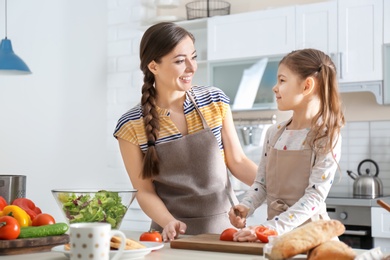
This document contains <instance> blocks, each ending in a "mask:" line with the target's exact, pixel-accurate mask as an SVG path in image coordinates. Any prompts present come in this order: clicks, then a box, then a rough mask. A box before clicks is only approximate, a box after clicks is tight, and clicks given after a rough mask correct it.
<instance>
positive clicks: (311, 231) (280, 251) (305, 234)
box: [268, 220, 345, 260]
mask: <svg viewBox="0 0 390 260" xmlns="http://www.w3.org/2000/svg"><path fill="white" fill-rule="evenodd" d="M344 231H345V227H344V225H343V224H342V223H341V222H340V221H338V220H318V221H313V222H310V223H308V224H305V225H303V226H300V227H297V228H296V229H294V230H292V231H290V232H288V233H285V234H283V235H281V236H279V237H277V238H275V240H274V241H273V244H272V250H271V252H270V254H269V255H268V257H269V258H270V259H274V260H277V259H286V258H289V257H293V256H295V255H298V254H306V253H307V252H308V251H309V250H310V249H312V248H314V247H316V246H318V245H320V244H322V243H324V242H326V241H329V240H330V239H332V238H333V237H337V236H340V235H341V234H343V233H344Z"/></svg>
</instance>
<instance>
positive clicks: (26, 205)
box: [11, 198, 42, 220]
mask: <svg viewBox="0 0 390 260" xmlns="http://www.w3.org/2000/svg"><path fill="white" fill-rule="evenodd" d="M11 204H12V205H16V206H19V207H21V208H22V209H24V211H26V212H27V214H28V215H29V216H30V218H31V220H33V219H34V218H35V217H36V216H37V215H38V214H40V213H42V211H41V209H40V208H38V207H37V206H35V204H34V202H33V201H32V200H30V199H27V198H17V199H15V200H14V201H13V202H12V203H11Z"/></svg>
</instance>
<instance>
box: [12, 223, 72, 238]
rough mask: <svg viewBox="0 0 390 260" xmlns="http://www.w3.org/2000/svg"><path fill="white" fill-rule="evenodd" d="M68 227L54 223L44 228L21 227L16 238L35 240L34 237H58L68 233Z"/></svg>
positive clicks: (64, 224)
mask: <svg viewBox="0 0 390 260" xmlns="http://www.w3.org/2000/svg"><path fill="white" fill-rule="evenodd" d="M68 229H69V226H68V224H66V223H55V224H51V225H44V226H37V227H33V226H29V227H21V228H20V235H19V237H18V238H35V237H47V236H59V235H63V234H65V233H66V231H68Z"/></svg>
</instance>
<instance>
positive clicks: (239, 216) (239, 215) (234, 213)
mask: <svg viewBox="0 0 390 260" xmlns="http://www.w3.org/2000/svg"><path fill="white" fill-rule="evenodd" d="M248 212H249V209H248V208H247V207H245V206H243V205H236V206H234V207H232V208H231V209H230V211H229V220H230V223H231V224H232V225H233V226H235V227H236V228H244V227H245V226H246V216H247V215H248Z"/></svg>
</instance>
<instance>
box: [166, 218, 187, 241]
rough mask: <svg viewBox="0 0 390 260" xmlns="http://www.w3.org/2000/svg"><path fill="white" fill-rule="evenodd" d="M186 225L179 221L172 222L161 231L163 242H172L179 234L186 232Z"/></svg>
mask: <svg viewBox="0 0 390 260" xmlns="http://www.w3.org/2000/svg"><path fill="white" fill-rule="evenodd" d="M186 229H187V225H186V224H185V223H184V222H181V221H179V220H172V221H171V222H169V223H168V224H167V225H166V226H165V227H164V229H163V232H162V237H163V241H164V242H167V241H172V240H174V239H175V238H177V237H178V235H179V234H184V233H185V232H186Z"/></svg>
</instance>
